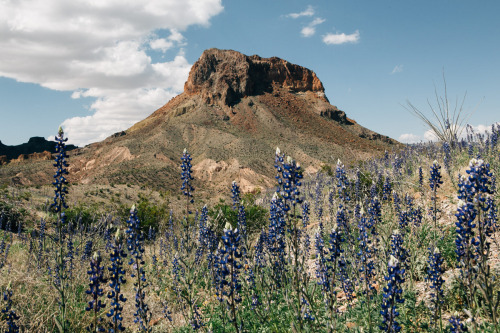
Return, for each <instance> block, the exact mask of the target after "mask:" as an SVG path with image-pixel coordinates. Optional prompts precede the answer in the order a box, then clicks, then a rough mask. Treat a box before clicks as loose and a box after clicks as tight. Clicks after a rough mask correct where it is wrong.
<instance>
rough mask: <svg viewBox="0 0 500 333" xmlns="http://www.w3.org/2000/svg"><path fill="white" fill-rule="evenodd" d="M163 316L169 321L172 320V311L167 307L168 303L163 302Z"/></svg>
mask: <svg viewBox="0 0 500 333" xmlns="http://www.w3.org/2000/svg"><path fill="white" fill-rule="evenodd" d="M163 318H165V319H168V321H169V322H172V311H170V309H169V308H168V303H167V302H165V301H164V302H163Z"/></svg>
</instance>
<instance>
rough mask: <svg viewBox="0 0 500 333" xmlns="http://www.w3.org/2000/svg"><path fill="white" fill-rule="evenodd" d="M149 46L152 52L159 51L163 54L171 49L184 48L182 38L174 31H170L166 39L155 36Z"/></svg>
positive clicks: (184, 44)
mask: <svg viewBox="0 0 500 333" xmlns="http://www.w3.org/2000/svg"><path fill="white" fill-rule="evenodd" d="M149 46H150V47H151V48H152V49H153V50H160V51H162V52H163V53H165V52H166V51H167V50H169V49H171V48H173V47H180V46H186V43H185V39H184V36H183V35H182V34H181V33H180V32H179V31H177V30H176V29H172V30H170V36H168V38H157V37H156V36H155V37H154V38H152V39H151V41H150V42H149Z"/></svg>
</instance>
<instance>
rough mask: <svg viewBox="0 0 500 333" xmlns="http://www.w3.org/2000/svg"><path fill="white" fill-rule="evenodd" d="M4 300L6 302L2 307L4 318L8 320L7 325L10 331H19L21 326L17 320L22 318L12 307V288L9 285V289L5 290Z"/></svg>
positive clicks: (10, 332) (11, 332) (12, 332)
mask: <svg viewBox="0 0 500 333" xmlns="http://www.w3.org/2000/svg"><path fill="white" fill-rule="evenodd" d="M3 301H4V302H5V305H4V307H3V308H2V320H5V321H6V322H7V327H8V331H7V332H9V333H15V332H19V326H18V325H17V323H16V321H17V320H18V319H19V318H20V317H19V316H18V315H17V314H16V311H14V310H13V309H12V289H11V288H10V283H9V286H8V287H7V290H6V291H4V292H3Z"/></svg>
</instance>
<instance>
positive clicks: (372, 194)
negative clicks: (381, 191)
mask: <svg viewBox="0 0 500 333" xmlns="http://www.w3.org/2000/svg"><path fill="white" fill-rule="evenodd" d="M377 194H378V191H377V185H376V184H375V183H372V186H370V199H371V198H375V197H376V196H377Z"/></svg>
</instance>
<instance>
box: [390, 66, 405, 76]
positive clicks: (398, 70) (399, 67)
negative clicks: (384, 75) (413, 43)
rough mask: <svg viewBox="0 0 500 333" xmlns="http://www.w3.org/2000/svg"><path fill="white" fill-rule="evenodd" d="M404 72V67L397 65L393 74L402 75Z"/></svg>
mask: <svg viewBox="0 0 500 333" xmlns="http://www.w3.org/2000/svg"><path fill="white" fill-rule="evenodd" d="M402 71H403V65H396V66H394V68H393V69H392V72H391V74H396V73H401V72H402Z"/></svg>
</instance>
